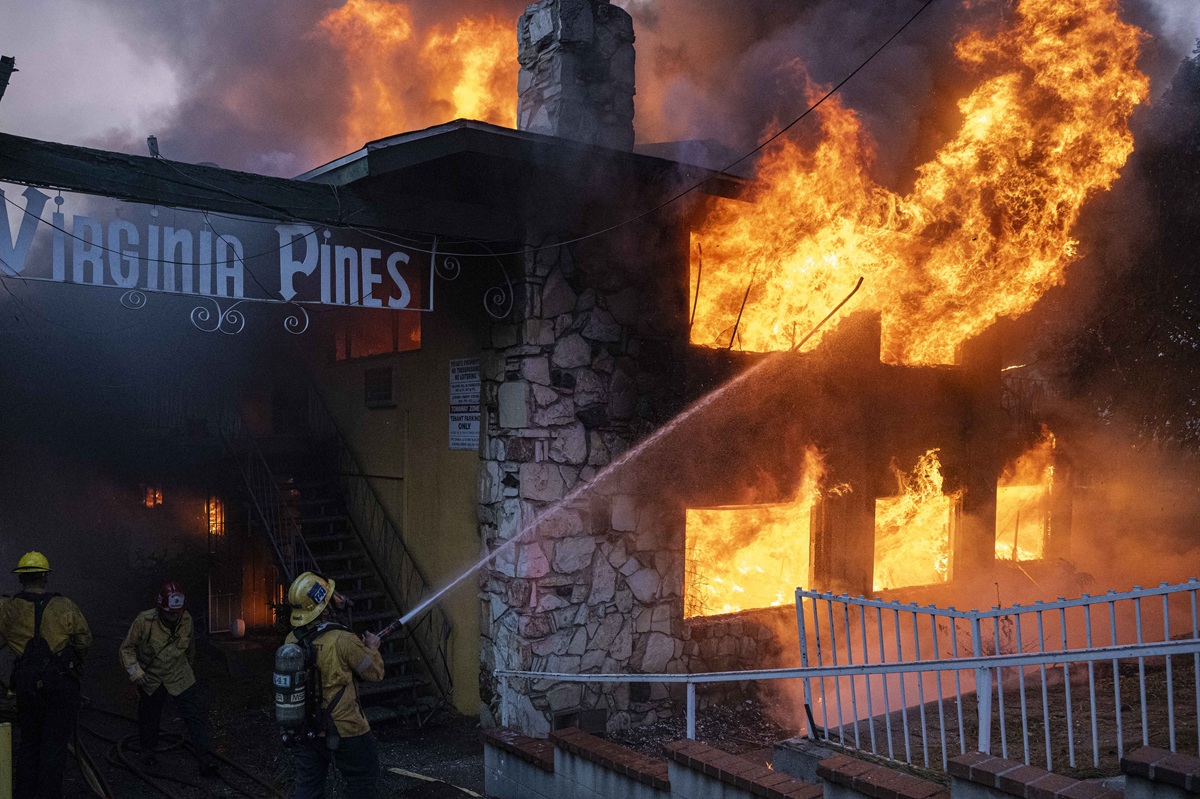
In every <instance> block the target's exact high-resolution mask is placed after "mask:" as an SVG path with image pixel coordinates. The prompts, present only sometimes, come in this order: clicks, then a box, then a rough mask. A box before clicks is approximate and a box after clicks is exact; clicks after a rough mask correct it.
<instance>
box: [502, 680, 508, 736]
mask: <svg viewBox="0 0 1200 799" xmlns="http://www.w3.org/2000/svg"><path fill="white" fill-rule="evenodd" d="M500 726H501V727H507V726H508V676H507V675H501V677H500Z"/></svg>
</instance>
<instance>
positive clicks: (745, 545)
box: [684, 448, 824, 618]
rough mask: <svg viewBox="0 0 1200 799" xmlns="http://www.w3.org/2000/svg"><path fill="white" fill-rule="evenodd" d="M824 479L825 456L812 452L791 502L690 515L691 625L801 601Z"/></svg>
mask: <svg viewBox="0 0 1200 799" xmlns="http://www.w3.org/2000/svg"><path fill="white" fill-rule="evenodd" d="M823 475H824V464H823V462H822V460H821V456H820V454H819V453H818V452H817V451H816V450H815V449H813V448H809V449H808V450H806V451H805V453H804V473H803V478H802V480H801V485H800V490H799V491H798V492H797V494H796V497H795V499H794V500H792V501H791V502H787V503H783V504H778V505H751V506H740V507H732V508H689V509H688V511H687V547H686V549H687V552H686V555H687V567H686V569H685V572H684V616H685V617H686V618H691V617H693V616H712V615H716V614H721V613H736V612H738V611H742V610H750V609H752V608H766V607H774V606H777V605H784V604H790V603H792V602H794V601H795V596H794V592H795V590H796V588H797V587H798V586H807V585H809V558H810V555H811V551H812V546H811V534H810V528H809V517H810V512H811V510H812V506H813V503H814V502H816V500H817V498H818V496H819V486H820V483H821V479H822V477H823Z"/></svg>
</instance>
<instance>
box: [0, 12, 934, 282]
mask: <svg viewBox="0 0 1200 799" xmlns="http://www.w3.org/2000/svg"><path fill="white" fill-rule="evenodd" d="M936 1H937V0H925V2H924V3H922V4H921V7H920V8H918V9H917V10H916V12H915V13H914V14H913V15H912V16H911V17H909V18H908V20H906V21H905V22H904V24H903V25H901V26H900V27H899V28H897V29H896V31H895V32H894V33H893V34H892V35H891V36H889V37H888V38H887V39H885V40H884V41H883V43H882V44H880V45H879V47H877V48H876V49H875V50H874V51H873V52H872V53H871V54H870V55H868V56H867V57H866V59H864V60H863V61H862V62H861V63H859V65H858V66H856V67H855V68H854V69H852V70H851V71H850V72H849V73H848V74H847V75H846V76H845V77H844V78H842V79H841V80H840V81H838V82H837V83H836V84H834V85H833V87H832V88H830V89H829V91H827V92H825V94H823V95H822V96H821V97H820V98H819V99H818V100H817V101H816V102H814V103H812V104H811V105H809V106H808V107H807V108H805V109H804V111H803V112H802V113H801V114H800V115H799V116H797V117H796V118H795V119H793V120H792V121H791V122H789V123H787V124H786V125H784V126H783V127H781V128H780V129H779V130H777V131H775V133H773V134H771V135H770V136H768V137H767V138H766V139H764V140H763V141H762V142H760V143H759V144H758V145H757V146H755V147H754V148H753V149H751V150H749V151H748V152H746V153H745V154H743V155H741V156H740V157H738V158H737V159H735V160H734V161H731V162H730V163H728V164H727V165H725V166H724V167H723V168H721V169H720V170H718V171H716V172H710V173H709V174H708V175H707V176H706V177H704V178H702V179H701V180H699V181H697V182H696V183H693V184H692V185H691V186H688V187H687V188H686V189H683V190H682V191H680V192H678V193H677V194H675V195H673V196H671V197H669V198H668V199H666V200H664V201H662V202H661V203H659V204H658V205H655V206H653V207H652V208H650V209H648V210H646V211H643V212H641V213H638V214H635V215H634V216H631V217H628V218H626V219H624V220H622V221H620V222H616V223H614V224H612V225H609V226H607V227H603V228H600V229H598V230H594V231H592V232H590V233H584V234H582V235H579V236H575V237H573V238H569V239H564V240H562V241H558V242H555V243H554V244H544V245H541V246H538V247H523V248H521V249H519V250H512V251H510V252H496V253H491V255H494V256H497V257H502V256H517V255H525V254H527V253H533V252H541V251H543V250H550V249H555V248H558V247H563V246H566V245H568V244H577V243H579V242H582V241H587V240H588V239H593V238H597V237H599V236H604V235H607V234H609V233H612V232H613V231H616V230H619V229H621V228H623V227H625V226H627V225H631V224H633V223H635V222H639V221H641V220H643V219H645V218H647V217H649V216H652V215H654V214H656V213H658V212H659V211H661V210H663V209H664V208H666V207H668V206H670V205H673V204H674V203H676V202H678V201H679V200H681V199H683V198H684V197H687V196H688V195H690V194H691V193H693V192H694V191H696V190H697V189H699V188H701V187H702V186H704V185H706V184H708V183H710V182H711V181H713V180H715V179H716V178H717V177H720V176H722V175H724V174H725V173H728V172H729V170H731V169H733V168H734V167H736V166H738V165H739V164H741V163H742V162H744V161H746V160H747V159H748V158H750V157H752V156H754V155H756V154H757V153H759V152H761V151H762V150H763V149H764V148H766V147H767V146H768V145H769V144H771V143H772V142H774V141H776V140H777V139H779V138H780V137H781V136H783V135H784V134H785V133H787V132H788V131H789V130H791V129H792V128H794V127H795V126H796V125H798V124H799V123H800V122H801V121H803V120H804V119H805V118H807V117H808V115H809V114H811V113H812V112H813V111H815V110H817V109H818V108H820V107H821V105H822V104H824V102H825V101H826V100H828V99H829V98H830V97H832V96H833V95H834V94H836V93H837V92H838V91H840V90H841V88H842V87H843V86H845V85H846V84H847V83H849V82H850V81H851V80H852V79H853V78H854V77H855V76H856V75H857V74H858V73H859V72H861V71H862V70H863V69H865V68H866V66H867V65H868V64H870V63H871V62H872V61H874V60H875V59H876V58H877V57H878V56H879V54H880V53H882V52H883V51H884V50H885V49H887V47H888V46H889V45H891V43H892V42H894V41H895V40H896V39H897V38H899V36H900V35H901V34H902V33H904V31H905V30H907V29H908V28H909V26H911V25H912V24H913V23H914V22H916V21H917V18H918V17H920V16H921V14H923V13H924V12H925V10H926V9H927V8H929V7H930V6H931V5H933V4H934V3H935V2H936ZM156 160H159V161H162V162H163V163H164V164H166V165H167V166H169V167H170V168H172V169H174V170H175V171H176V172H178V173H179V174H180V175H182V176H183V177H184V178H185V179H186V181H187V182H184V183H182V185H190V187H191V188H197V187H199V186H203V187H206V188H209V189H211V190H213V191H218V192H220V193H222V194H226V195H228V196H229V197H232V198H234V199H236V200H239V201H241V202H244V203H248V204H250V205H252V206H256V207H258V208H262V209H264V210H266V211H268V212H270V213H271V214H272V216H273V217H274V218H275V219H276V220H278V221H288V222H293V221H301V220H297V219H296V218H295V217H292V216H288V214H287V209H279V208H275V207H273V206H270V205H266V204H264V203H262V202H259V201H257V200H253V199H251V198H249V197H245V196H243V195H241V194H238V193H237V192H235V191H232V190H230V189H227V188H225V187H223V186H219V185H217V184H213V183H209V182H208V181H204V180H201V179H199V178H197V177H195V176H192V175H188V174H187V173H185V172H183V171H182V170H181V169H179V168H178V167H176V166H175V165H174V164H172V163H171V162H170V161H168V160H167V159H165V158H163V157H162V156H158V157H157V159H156ZM156 177H157V176H156ZM160 179H165V178H160ZM171 182H173V183H176V184H180V183H181V181H178V180H172V181H171ZM334 196H335V200H337V202H338V206H339V209H340V206H341V202H340V198H338V197H337V194H336V190H335V193H334ZM6 199H7V198H6ZM9 202H12V201H11V200H10V201H9ZM339 216H340V211H339ZM347 227H349V229H351V230H356V231H358V232H360V233H364V234H366V235H369V236H372V237H373V238H377V239H378V240H380V241H384V242H387V243H389V244H393V245H396V246H400V247H404V248H406V249H409V250H411V251H413V252H419V253H423V254H426V255H436V254H438V253H437V252H435V251H434V250H432V249H429V250H426V249H422V248H420V247H416V246H411V245H409V244H406V243H400V242H397V241H394V240H391V239H388V238H386V237H385V236H382V235H380V234H377V233H375V232H372V231H370V230H368V229H366V228H359V227H357V226H354V225H348V226H347ZM280 249H282V248H280ZM455 254H456V255H459V256H461V257H481V258H482V257H487V256H485V255H474V254H472V253H455ZM243 260H245V259H243Z"/></svg>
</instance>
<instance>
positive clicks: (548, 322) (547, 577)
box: [479, 228, 687, 735]
mask: <svg viewBox="0 0 1200 799" xmlns="http://www.w3.org/2000/svg"><path fill="white" fill-rule="evenodd" d="M638 235H639V236H640V238H639V239H637V240H639V241H642V242H645V247H644V248H640V249H639V252H645V253H646V254H647V255H646V256H645V259H646V260H644V261H639V260H638V258H637V255H636V253H634V254H633V257H632V258H630V259H629V260H623V259H618V258H616V257H614V253H613V252H611V251H610V250H608V249H607V248H605V247H604V246H595V247H593V248H590V249H589V248H586V247H577V246H575V247H570V246H569V247H561V248H560V247H549V248H546V249H538V250H536V251H534V252H531V253H530V254H529V256H528V257H527V259H526V261H525V274H524V275H523V279H522V280H521V281H520V282H519V284H518V285H517V288H516V290H517V303H516V308H517V310H516V313H515V314H514V316H515V321H513V322H512V323H509V324H503V325H496V326H495V327H494V328H493V330H492V333H491V342H490V347H489V348H488V349H486V350H485V352H484V354H483V359H482V378H483V381H484V382H483V403H484V410H485V424H486V429H485V433H484V443H483V452H482V457H483V463H482V465H481V470H480V473H481V476H480V498H479V500H480V506H479V515H480V525H481V534H482V537H483V539H484V541H485V544H486V545H487V546H488V547H490V548H492V549H496V548H498V547H501V548H502V551H501V553H500V554H499V555H498V556H497V557H496V559H495V560H494V561H493V562H492V563H491V564H490V566H489V567H488V568H487V569H485V570H484V572H483V573H482V576H481V589H482V598H483V601H482V607H481V611H480V612H481V632H482V636H483V641H482V663H481V675H482V676H481V696H482V698H483V700H484V704H485V706H486V705H489V704H490V707H491V719H490V720H491V721H496V720H498V718H499V713H498V697H496V696H495V687H496V684H495V680H494V678H493V676H492V672H493V670H494V669H497V668H509V669H520V670H528V669H533V670H538V671H549V672H588V671H591V672H639V671H641V672H663V671H672V672H680V671H683V670H684V661H683V660H682V657H683V650H684V641H683V613H682V610H683V600H682V591H683V532H684V531H683V523H684V516H683V512H682V509H679V508H675V507H671V506H667V507H664V506H662V505H661V504H660V503H658V502H657V501H656V498H655V495H654V492H655V485H654V483H653V481H648V480H643V479H639V475H637V474H634V473H633V472H632V471H629V470H623V471H619V472H617V473H615V474H613V475H612V476H611V477H603V476H602V473H603V470H604V468H605V467H606V466H607V465H608V464H609V463H610V462H611V461H613V460H614V459H616V458H618V457H620V456H621V455H622V454H623V453H625V452H626V451H627V450H628V449H629V448H630V447H631V446H632V445H633V444H634V443H635V442H636V441H638V440H639V439H641V438H643V437H644V436H645V435H646V434H648V433H649V432H650V431H652V430H654V429H655V428H657V427H658V426H659V425H661V424H662V422H664V421H666V420H667V419H669V418H671V416H673V415H674V414H675V412H676V411H677V410H678V407H679V404H680V403H681V401H682V399H681V397H680V391H681V388H680V387H681V386H682V384H683V380H682V378H681V374H680V372H681V369H682V362H683V354H684V348H685V347H686V310H685V309H686V283H684V282H683V277H682V276H686V274H687V272H686V265H687V261H686V259H687V248H686V245H684V246H679V245H678V241H680V240H681V241H683V242H686V236H681V235H680V234H679V231H678V230H673V229H670V228H654V229H646V230H642V231H640V232H639V233H638ZM530 242H531V244H532V245H533V246H534V247H540V246H542V245H545V244H548V243H552V242H553V239H550V238H548V237H545V236H531V237H530ZM598 476H601V477H602V479H598ZM584 486H586V487H587V490H581V489H582V488H583V487H584ZM638 491H643V492H646V493H644V494H641V495H639V493H638ZM573 492H574V498H573V499H572V496H573ZM564 498H566V499H568V500H569V501H568V502H566V504H565V505H563V504H562V503H563V500H564ZM551 512H552V515H549V516H548V517H547V519H546V521H544V522H543V523H542V524H541V525H540V526H539V527H538V529H537V530H536V531H535V532H534V533H533V534H531V535H529V536H528V538H527V540H526V539H522V540H520V541H519V542H518V543H516V544H515V545H513V546H507V547H505V546H504V544H505V542H506V541H509V540H510V539H511V538H513V536H515V535H516V534H517V533H518V532H519V531H520V530H521V529H522V526H523V525H525V524H528V523H529V522H530V521H532V520H533V519H534V518H536V517H538V516H541V515H545V514H548V513H551ZM515 687H517V688H518V691H517V693H519V694H520V696H519V698H518V699H517V700H516V702H515V704H513V705H511V706H510V711H511V712H513V713H514V716H513V726H515V727H517V728H519V729H521V730H523V731H524V732H526V733H527V734H531V735H545V734H547V733H548V732H549V731H550V726H551V721H552V719H553V718H554V717H555V716H556V715H557V714H560V713H566V712H570V711H576V710H579V709H597V708H599V709H602V710H604V711H605V712H606V714H607V718H608V724H609V726H610V727H611V728H619V727H623V726H626V725H628V724H631V723H640V722H644V721H646V720H648V719H647V718H646V717H647V714H649V713H652V712H655V709H659V710H662V711H663V712H669V711H667V708H666V705H667V704H668V702H667V700H668V697H667V693H666V691H665V689H661V686H660V687H659V689H649V690H647V691H645V692H642V691H638V690H634V691H632V692H631V690H630V686H628V685H620V686H608V687H603V688H602V687H601V686H590V685H589V686H581V685H578V684H576V685H549V684H541V683H535V684H533V685H528V684H519V685H517V686H515ZM660 689H661V690H660ZM631 693H632V696H631ZM487 720H489V719H488V718H487V711H485V721H487ZM649 720H653V718H651V719H649Z"/></svg>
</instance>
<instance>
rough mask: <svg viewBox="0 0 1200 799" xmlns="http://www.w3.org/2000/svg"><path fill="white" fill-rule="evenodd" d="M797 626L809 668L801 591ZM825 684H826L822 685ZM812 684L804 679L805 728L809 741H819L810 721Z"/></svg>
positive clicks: (804, 661)
mask: <svg viewBox="0 0 1200 799" xmlns="http://www.w3.org/2000/svg"><path fill="white" fill-rule="evenodd" d="M796 626H797V627H798V629H799V633H800V665H801V666H803V667H804V668H808V631H807V629H805V624H804V597H803V596H801V594H800V589H796ZM822 684H824V683H822ZM812 706H813V702H812V683H810V682H809V679H808V677H805V678H804V707H805V709H806V710H807V712H806V713H805V719H804V726H805V727H807V728H808V739H809V740H810V741H815V740H816V739H817V731H816V730H814V729H813V725H812V724H810V723H809V721H808V719H810V718H812V715H811V714H812Z"/></svg>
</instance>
